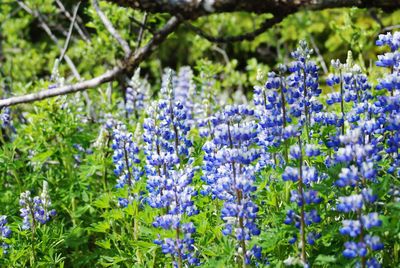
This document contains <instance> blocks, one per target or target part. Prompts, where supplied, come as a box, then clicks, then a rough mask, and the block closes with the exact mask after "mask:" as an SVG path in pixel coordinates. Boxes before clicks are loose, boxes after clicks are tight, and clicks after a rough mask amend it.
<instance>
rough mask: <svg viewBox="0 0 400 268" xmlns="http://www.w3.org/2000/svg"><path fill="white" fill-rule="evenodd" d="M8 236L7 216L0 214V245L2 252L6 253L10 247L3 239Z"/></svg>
mask: <svg viewBox="0 0 400 268" xmlns="http://www.w3.org/2000/svg"><path fill="white" fill-rule="evenodd" d="M10 236H11V229H10V228H9V227H8V226H7V216H4V215H3V216H0V246H1V247H2V248H3V254H7V253H8V249H9V248H10V245H9V244H7V243H6V242H5V239H7V238H10Z"/></svg>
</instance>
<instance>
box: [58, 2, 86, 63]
mask: <svg viewBox="0 0 400 268" xmlns="http://www.w3.org/2000/svg"><path fill="white" fill-rule="evenodd" d="M80 4H81V2H80V1H79V2H78V3H77V4H76V6H75V10H74V16H73V18H72V21H71V25H70V27H69V31H68V36H67V39H66V40H65V44H64V49H63V50H62V52H61V55H60V58H59V62H61V61H62V59H63V58H64V55H65V53H66V52H67V49H68V44H69V41H70V39H71V35H72V29H73V28H74V25H75V20H76V16H77V15H78V9H79V6H80Z"/></svg>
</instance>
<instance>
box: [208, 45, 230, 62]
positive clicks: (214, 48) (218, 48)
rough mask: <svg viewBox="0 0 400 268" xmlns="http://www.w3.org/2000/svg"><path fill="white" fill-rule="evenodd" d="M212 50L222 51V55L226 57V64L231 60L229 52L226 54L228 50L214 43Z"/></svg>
mask: <svg viewBox="0 0 400 268" xmlns="http://www.w3.org/2000/svg"><path fill="white" fill-rule="evenodd" d="M211 49H212V50H215V51H216V52H218V53H220V54H221V55H222V57H223V58H224V61H225V64H226V65H229V63H230V61H229V57H228V54H226V51H225V50H223V49H222V48H220V47H218V46H217V45H213V46H212V47H211Z"/></svg>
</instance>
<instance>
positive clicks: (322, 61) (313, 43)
mask: <svg viewBox="0 0 400 268" xmlns="http://www.w3.org/2000/svg"><path fill="white" fill-rule="evenodd" d="M309 37H310V43H311V45H312V47H313V49H314V50H315V53H317V56H318V59H319V62H320V63H321V67H322V70H323V71H324V74H328V67H327V66H326V63H325V60H324V57H323V56H322V54H321V52H320V51H319V48H318V46H317V44H316V43H315V40H314V37H313V36H312V34H309Z"/></svg>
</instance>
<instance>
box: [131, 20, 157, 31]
mask: <svg viewBox="0 0 400 268" xmlns="http://www.w3.org/2000/svg"><path fill="white" fill-rule="evenodd" d="M129 19H130V20H131V21H133V22H134V23H135V24H136V25H138V26H140V27H142V28H143V29H146V30H147V31H149V32H150V33H152V34H154V29H153V28H151V27H150V26H148V25H147V24H144V23H142V22H141V21H138V20H137V19H135V17H133V16H129Z"/></svg>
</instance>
